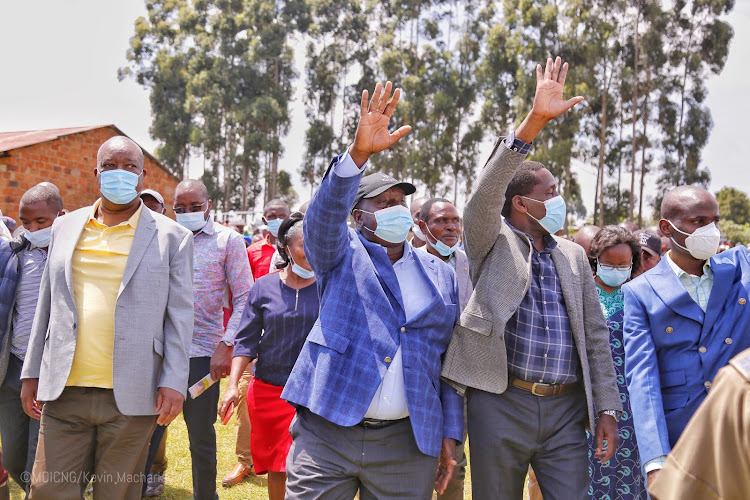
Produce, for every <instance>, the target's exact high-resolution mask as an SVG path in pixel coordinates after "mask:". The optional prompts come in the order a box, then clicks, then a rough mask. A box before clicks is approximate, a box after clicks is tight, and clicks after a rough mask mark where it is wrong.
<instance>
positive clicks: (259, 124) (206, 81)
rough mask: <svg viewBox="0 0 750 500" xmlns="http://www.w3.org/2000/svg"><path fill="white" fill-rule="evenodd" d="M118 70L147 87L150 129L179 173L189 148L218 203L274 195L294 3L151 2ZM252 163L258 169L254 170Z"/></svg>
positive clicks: (301, 17) (297, 16) (303, 7)
mask: <svg viewBox="0 0 750 500" xmlns="http://www.w3.org/2000/svg"><path fill="white" fill-rule="evenodd" d="M146 6H147V9H148V17H147V18H139V19H138V20H136V23H135V35H134V36H133V38H132V39H131V47H130V50H129V51H128V54H127V58H128V61H129V65H128V66H127V67H125V68H123V69H121V70H120V77H122V78H124V77H127V76H133V77H134V78H135V79H136V81H137V82H138V83H139V84H141V85H143V86H145V87H147V88H149V89H151V91H152V92H151V110H152V115H153V122H152V127H151V134H152V135H153V137H154V138H156V139H159V140H161V141H163V146H161V147H160V148H159V149H157V153H158V154H159V155H160V158H162V159H163V161H164V162H165V163H166V164H167V165H168V166H169V168H170V169H171V170H172V171H174V172H176V173H178V174H180V175H182V176H184V175H185V174H186V171H187V164H188V162H189V159H190V153H191V150H193V149H197V150H199V151H201V152H202V153H203V155H204V157H205V159H206V160H207V162H208V164H209V165H208V167H209V169H210V176H211V178H212V181H211V185H212V189H213V194H214V195H218V196H217V197H218V199H217V202H218V207H217V208H221V209H223V210H230V209H238V208H239V209H243V210H247V209H248V208H252V207H253V206H254V205H255V198H256V196H257V195H258V192H259V189H258V186H259V185H260V183H261V177H262V178H263V180H264V188H265V189H264V191H265V197H266V199H270V198H273V197H274V196H275V191H276V186H277V167H278V158H279V155H280V153H281V151H282V147H281V140H280V138H281V136H283V135H284V134H285V133H286V131H287V129H288V125H289V112H288V106H289V101H290V98H291V92H292V86H291V83H292V80H293V79H294V77H295V74H294V70H293V66H292V50H291V47H290V46H289V44H288V38H289V37H290V35H291V34H293V33H295V32H297V31H304V30H306V29H307V27H308V25H309V22H310V19H309V15H308V10H307V3H306V2H305V1H304V0H288V1H266V0H216V1H207V0H195V1H192V2H191V1H187V0H152V1H148V2H147V3H146ZM261 170H264V172H263V173H261Z"/></svg>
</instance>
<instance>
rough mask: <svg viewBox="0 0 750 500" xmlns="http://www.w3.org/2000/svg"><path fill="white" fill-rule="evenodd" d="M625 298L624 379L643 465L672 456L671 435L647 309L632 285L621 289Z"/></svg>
mask: <svg viewBox="0 0 750 500" xmlns="http://www.w3.org/2000/svg"><path fill="white" fill-rule="evenodd" d="M622 290H623V294H624V298H625V321H624V324H623V339H624V342H625V379H626V381H627V385H628V392H629V393H630V405H631V411H632V412H633V423H634V424H635V436H636V439H637V441H638V451H639V453H640V456H641V463H644V464H645V463H646V462H648V461H649V460H653V459H654V458H657V457H660V456H662V455H667V454H669V451H670V449H671V447H670V446H669V433H668V431H667V421H666V418H665V416H664V405H663V403H662V397H661V380H660V377H659V365H658V362H657V358H656V348H655V346H654V340H653V337H652V336H651V327H650V324H649V319H648V315H647V313H646V308H645V307H644V304H643V303H642V302H641V298H640V297H639V295H638V294H636V293H635V292H634V291H633V289H632V288H631V286H630V285H625V286H623V287H622ZM656 300H658V299H656Z"/></svg>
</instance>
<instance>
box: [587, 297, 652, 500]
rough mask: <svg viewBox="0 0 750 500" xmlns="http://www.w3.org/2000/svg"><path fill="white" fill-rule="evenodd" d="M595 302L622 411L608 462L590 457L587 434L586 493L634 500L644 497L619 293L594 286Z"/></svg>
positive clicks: (600, 497)
mask: <svg viewBox="0 0 750 500" xmlns="http://www.w3.org/2000/svg"><path fill="white" fill-rule="evenodd" d="M596 291H597V293H598V294H599V302H601V305H602V312H604V317H605V318H606V319H607V326H608V327H609V343H610V348H611V349H612V359H613V360H614V363H615V372H616V374H617V387H618V389H619V390H620V399H621V400H622V407H623V410H624V413H623V414H622V418H620V422H619V424H618V427H619V429H620V444H619V446H618V447H617V453H615V455H614V456H613V457H612V458H611V459H610V460H609V462H605V463H603V464H602V463H601V462H599V459H597V458H595V457H594V452H595V451H596V446H595V442H594V439H593V437H592V436H591V435H590V434H589V435H588V438H589V475H590V476H591V486H590V487H589V496H590V497H591V498H593V499H595V500H615V499H618V500H626V499H627V500H634V499H639V500H640V499H642V500H645V499H647V498H648V495H647V493H646V483H645V481H644V478H643V474H642V472H641V460H640V458H639V457H638V444H637V443H636V440H635V430H634V428H633V415H632V414H631V412H630V396H629V395H628V388H627V386H626V385H625V349H624V346H623V342H622V322H623V295H622V290H620V289H619V288H618V289H617V290H615V291H614V292H612V293H611V294H609V293H607V292H605V291H604V290H602V289H601V288H599V287H598V286H597V287H596Z"/></svg>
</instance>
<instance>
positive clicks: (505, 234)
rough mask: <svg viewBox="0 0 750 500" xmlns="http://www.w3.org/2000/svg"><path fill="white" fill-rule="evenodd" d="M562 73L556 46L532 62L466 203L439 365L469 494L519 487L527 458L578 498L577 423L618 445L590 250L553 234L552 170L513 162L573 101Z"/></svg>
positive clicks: (580, 453)
mask: <svg viewBox="0 0 750 500" xmlns="http://www.w3.org/2000/svg"><path fill="white" fill-rule="evenodd" d="M566 73H567V64H565V65H562V64H561V60H560V58H559V57H558V58H557V60H556V61H554V62H553V61H552V59H549V60H548V61H547V67H546V69H545V71H544V73H543V72H542V67H541V65H539V66H537V90H536V96H535V98H534V105H533V108H532V110H531V112H530V113H529V115H528V116H527V117H526V119H525V120H524V121H523V123H522V124H521V125H520V126H519V127H518V129H517V130H516V131H515V133H513V134H511V136H510V137H508V138H505V139H502V140H499V141H498V142H497V143H496V144H495V149H494V151H493V152H492V155H491V156H490V159H489V160H488V161H487V164H486V165H485V167H484V169H483V170H482V172H481V174H480V175H479V179H478V180H477V184H476V189H475V191H474V192H473V193H472V195H471V197H470V199H469V201H468V203H467V205H466V210H465V213H464V216H465V219H464V243H465V247H466V252H467V254H468V257H469V272H470V275H471V277H472V281H473V283H474V293H473V294H472V296H471V298H470V299H469V303H468V304H467V305H466V308H465V309H464V311H463V313H462V314H461V318H460V321H459V324H458V326H456V329H455V331H454V334H453V339H452V341H451V344H450V346H449V347H448V351H447V352H446V355H445V361H444V365H443V376H444V377H445V378H446V379H447V380H449V381H450V382H452V383H453V384H454V386H455V387H456V388H458V389H459V390H462V389H463V390H465V391H466V397H467V406H468V427H469V441H470V443H471V446H470V449H471V459H472V460H471V464H472V491H473V496H474V498H492V499H495V498H497V499H508V498H518V499H520V498H522V494H523V483H524V479H525V477H526V472H527V469H528V466H529V464H531V465H532V466H533V468H534V471H535V472H536V474H537V478H538V481H539V485H540V487H541V490H542V493H543V495H544V498H545V500H553V499H580V498H585V497H586V496H587V491H588V485H589V477H588V463H589V459H588V445H587V440H586V434H585V427H586V426H587V425H589V426H591V427H592V428H593V427H594V426H596V432H595V435H596V444H597V449H596V450H595V455H596V457H597V458H598V459H600V460H602V461H606V460H608V459H609V458H610V456H611V455H612V454H613V453H614V451H615V449H616V448H617V443H618V436H617V432H618V431H617V422H616V418H617V416H618V415H619V412H621V411H622V406H621V404H620V396H619V394H618V390H617V383H616V380H615V371H614V366H613V363H612V356H611V354H610V348H609V331H608V329H607V325H606V323H605V321H604V317H603V314H602V312H601V306H600V305H599V300H598V298H597V293H596V289H595V285H594V281H593V277H592V275H591V268H590V266H589V263H588V259H587V257H586V254H585V252H584V251H583V249H582V248H581V247H580V246H578V245H576V244H575V243H573V242H569V241H567V240H565V239H563V238H558V237H556V236H554V233H556V232H557V231H559V230H560V229H562V227H563V223H564V222H565V217H566V213H565V202H564V200H562V198H561V197H560V196H559V195H558V193H557V187H556V185H555V181H554V178H553V177H552V175H551V174H550V172H549V171H548V170H547V169H545V168H544V166H543V165H541V164H539V163H536V162H526V163H523V164H522V162H523V160H524V158H525V157H526V154H527V153H528V150H529V148H530V145H531V142H532V141H533V140H534V138H535V137H536V135H537V134H538V133H539V132H540V131H541V129H542V128H543V127H544V125H545V124H546V123H547V122H548V121H550V120H552V119H554V118H556V117H558V116H560V115H562V114H563V113H564V112H565V111H567V110H568V109H570V108H571V107H573V106H574V105H575V104H577V103H578V102H580V101H581V100H583V98H582V97H575V98H572V99H569V100H567V101H565V100H564V99H563V93H562V91H563V85H564V83H565V75H566ZM501 214H502V215H503V216H505V220H503V218H502V217H501ZM597 414H598V415H599V418H598V420H597V418H596V417H595V415H597ZM604 441H606V442H607V445H608V447H607V448H606V449H604V446H603V442H604Z"/></svg>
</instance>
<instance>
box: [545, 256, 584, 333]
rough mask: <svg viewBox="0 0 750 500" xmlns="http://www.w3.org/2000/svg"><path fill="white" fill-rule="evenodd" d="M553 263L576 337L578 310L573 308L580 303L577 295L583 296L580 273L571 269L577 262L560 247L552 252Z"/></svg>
mask: <svg viewBox="0 0 750 500" xmlns="http://www.w3.org/2000/svg"><path fill="white" fill-rule="evenodd" d="M551 255H552V262H554V263H555V271H557V279H558V280H559V282H560V290H562V294H563V298H564V299H565V304H566V308H565V309H566V310H567V311H568V316H569V318H568V319H569V320H570V326H571V328H572V329H573V333H574V336H576V337H577V336H578V335H577V334H578V333H579V332H576V329H575V326H574V325H577V324H578V322H577V319H578V308H577V307H571V306H573V304H576V303H577V302H578V298H577V295H580V294H581V283H579V281H580V280H579V278H578V273H575V272H573V269H571V267H570V262H575V258H574V257H570V258H568V257H566V256H565V255H564V254H563V252H562V250H560V246H559V245H558V246H556V247H555V248H554V249H553V250H552V253H551Z"/></svg>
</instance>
